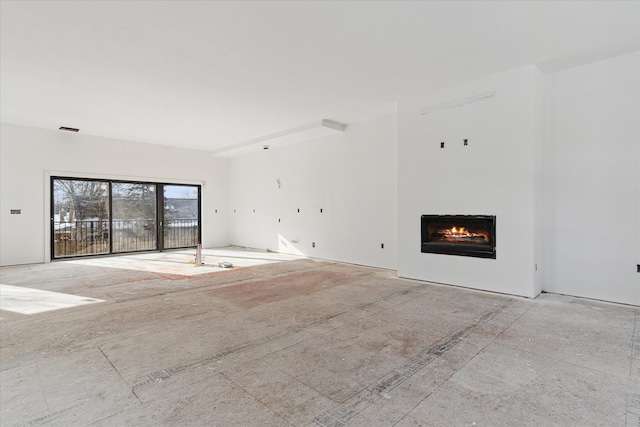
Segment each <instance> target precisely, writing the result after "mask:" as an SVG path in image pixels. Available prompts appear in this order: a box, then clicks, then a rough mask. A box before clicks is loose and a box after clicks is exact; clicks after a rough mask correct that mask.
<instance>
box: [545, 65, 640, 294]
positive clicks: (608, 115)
mask: <svg viewBox="0 0 640 427" xmlns="http://www.w3.org/2000/svg"><path fill="white" fill-rule="evenodd" d="M546 80H547V81H546V87H545V100H546V112H547V117H546V144H545V152H544V155H545V161H544V162H545V168H544V171H543V176H544V188H545V212H544V218H545V220H544V224H545V227H544V236H545V237H544V242H545V245H544V251H545V271H544V290H546V291H549V292H556V293H561V294H568V295H576V296H583V297H589V298H596V299H603V300H608V301H615V302H623V303H627V304H636V305H640V274H638V273H637V269H636V265H637V264H640V106H639V105H640V53H638V52H635V53H630V54H627V55H622V56H618V57H615V58H610V59H606V60H603V61H598V62H594V63H591V64H587V65H583V66H580V67H576V68H572V69H568V70H565V71H561V72H558V73H556V74H553V75H551V76H548V77H547V79H546Z"/></svg>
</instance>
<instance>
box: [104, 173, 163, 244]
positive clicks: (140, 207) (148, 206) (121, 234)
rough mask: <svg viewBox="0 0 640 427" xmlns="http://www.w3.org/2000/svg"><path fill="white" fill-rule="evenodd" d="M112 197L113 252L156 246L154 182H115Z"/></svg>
mask: <svg viewBox="0 0 640 427" xmlns="http://www.w3.org/2000/svg"><path fill="white" fill-rule="evenodd" d="M111 197H112V201H111V204H112V206H111V209H112V214H111V216H112V222H111V227H112V234H113V236H112V238H113V242H112V245H113V252H131V251H144V250H153V249H157V247H158V244H157V238H156V236H157V222H156V221H157V220H156V218H157V215H156V205H157V203H156V185H155V184H143V183H130V182H114V183H112V189H111Z"/></svg>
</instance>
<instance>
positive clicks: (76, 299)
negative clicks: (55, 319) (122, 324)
mask: <svg viewBox="0 0 640 427" xmlns="http://www.w3.org/2000/svg"><path fill="white" fill-rule="evenodd" d="M97 302H104V301H103V300H100V299H96V298H86V297H81V296H78V295H70V294H63V293H61V292H51V291H43V290H40V289H32V288H25V287H22V286H12V285H2V284H0V310H6V311H12V312H14V313H20V314H36V313H42V312H45V311H51V310H59V309H61V308H69V307H76V306H79V305H85V304H94V303H97Z"/></svg>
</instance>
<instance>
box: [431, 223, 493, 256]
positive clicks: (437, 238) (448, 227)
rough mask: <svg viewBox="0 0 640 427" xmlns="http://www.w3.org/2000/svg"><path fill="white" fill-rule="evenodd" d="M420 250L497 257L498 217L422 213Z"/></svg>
mask: <svg viewBox="0 0 640 427" xmlns="http://www.w3.org/2000/svg"><path fill="white" fill-rule="evenodd" d="M421 229H422V247H421V251H422V252H424V253H432V254H445V255H461V256H471V257H479V258H493V259H495V258H496V217H495V216H491V215H422V226H421Z"/></svg>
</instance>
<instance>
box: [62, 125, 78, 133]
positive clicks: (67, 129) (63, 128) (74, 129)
mask: <svg viewBox="0 0 640 427" xmlns="http://www.w3.org/2000/svg"><path fill="white" fill-rule="evenodd" d="M60 130H65V131H67V132H78V131H79V130H80V129H78V128H69V127H66V126H60Z"/></svg>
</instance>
